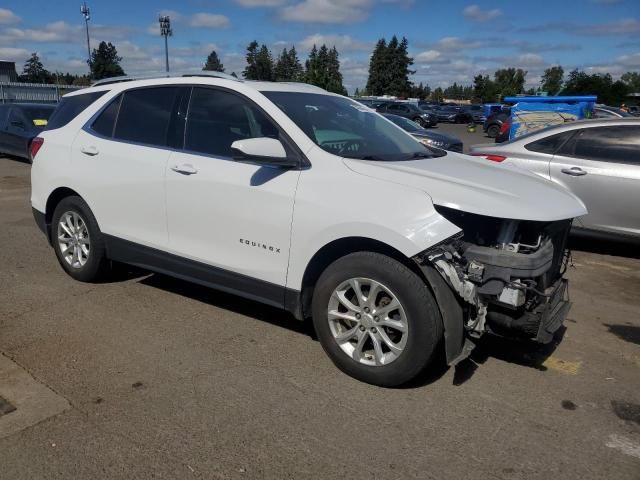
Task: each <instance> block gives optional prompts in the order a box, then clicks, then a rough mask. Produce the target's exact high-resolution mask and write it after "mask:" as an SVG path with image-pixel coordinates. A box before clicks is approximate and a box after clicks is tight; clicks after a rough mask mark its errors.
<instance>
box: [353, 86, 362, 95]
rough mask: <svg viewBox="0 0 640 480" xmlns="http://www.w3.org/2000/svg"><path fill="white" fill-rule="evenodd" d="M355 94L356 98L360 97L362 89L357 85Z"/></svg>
mask: <svg viewBox="0 0 640 480" xmlns="http://www.w3.org/2000/svg"><path fill="white" fill-rule="evenodd" d="M353 96H354V97H356V98H358V97H360V90H359V89H358V87H356V91H355V92H354V93H353Z"/></svg>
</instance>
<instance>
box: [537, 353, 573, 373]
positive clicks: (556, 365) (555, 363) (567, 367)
mask: <svg viewBox="0 0 640 480" xmlns="http://www.w3.org/2000/svg"><path fill="white" fill-rule="evenodd" d="M580 365H582V362H568V361H566V360H562V359H560V358H556V357H554V356H550V357H549V358H547V359H546V360H545V361H544V362H543V363H542V366H543V367H547V368H548V369H549V370H555V371H556V372H560V373H564V374H565V375H577V374H578V369H579V368H580Z"/></svg>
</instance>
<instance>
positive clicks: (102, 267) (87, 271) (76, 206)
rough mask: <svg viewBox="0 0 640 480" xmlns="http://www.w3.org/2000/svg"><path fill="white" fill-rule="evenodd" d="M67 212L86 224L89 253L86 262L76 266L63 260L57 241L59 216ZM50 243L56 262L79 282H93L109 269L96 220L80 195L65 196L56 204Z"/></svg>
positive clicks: (102, 237) (103, 242)
mask: <svg viewBox="0 0 640 480" xmlns="http://www.w3.org/2000/svg"><path fill="white" fill-rule="evenodd" d="M67 212H73V213H76V214H77V215H79V216H80V218H81V219H82V221H83V222H84V224H86V227H87V230H88V232H89V240H90V244H89V254H88V256H87V259H86V263H85V264H84V265H82V266H78V267H74V266H72V265H70V264H69V263H68V262H67V260H65V258H64V254H63V253H62V250H61V247H60V243H59V242H58V233H57V232H58V224H59V223H60V218H61V217H62V216H63V215H65V214H66V213H67ZM51 243H52V244H53V249H54V250H55V252H56V257H57V258H58V262H59V263H60V265H61V266H62V268H63V269H64V271H65V272H67V274H69V276H71V277H72V278H74V279H76V280H79V281H81V282H95V281H97V280H100V279H101V278H103V276H104V275H105V274H106V273H107V272H108V271H109V262H108V260H107V257H106V249H105V241H104V236H103V235H102V233H101V232H100V229H99V228H98V222H96V219H95V217H94V216H93V213H92V212H91V209H90V208H89V206H88V205H87V204H86V202H85V201H84V200H82V199H81V198H80V197H77V196H71V197H66V198H64V199H62V201H61V202H60V203H59V204H58V205H57V206H56V208H55V210H54V212H53V217H52V219H51Z"/></svg>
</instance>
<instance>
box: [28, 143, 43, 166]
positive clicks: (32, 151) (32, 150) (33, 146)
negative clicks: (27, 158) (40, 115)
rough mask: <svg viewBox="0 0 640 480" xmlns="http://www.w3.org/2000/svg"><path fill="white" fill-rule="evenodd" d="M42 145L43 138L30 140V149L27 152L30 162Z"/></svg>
mask: <svg viewBox="0 0 640 480" xmlns="http://www.w3.org/2000/svg"><path fill="white" fill-rule="evenodd" d="M43 143H44V138H42V137H36V138H34V139H33V140H31V147H30V151H29V153H30V154H31V161H33V159H34V158H35V156H36V154H37V153H38V150H40V147H42V144H43Z"/></svg>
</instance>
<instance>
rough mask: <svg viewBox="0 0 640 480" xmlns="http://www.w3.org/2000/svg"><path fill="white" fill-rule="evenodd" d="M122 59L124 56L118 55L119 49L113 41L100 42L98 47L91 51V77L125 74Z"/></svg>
mask: <svg viewBox="0 0 640 480" xmlns="http://www.w3.org/2000/svg"><path fill="white" fill-rule="evenodd" d="M121 61H122V57H119V56H118V51H117V50H116V47H115V46H114V45H113V44H112V43H111V42H109V43H106V42H100V44H99V45H98V48H94V49H93V52H92V53H91V64H90V66H91V77H92V78H93V79H94V80H100V79H102V78H109V77H118V76H120V75H124V74H125V73H124V70H123V69H122V67H121V66H120V62H121Z"/></svg>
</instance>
